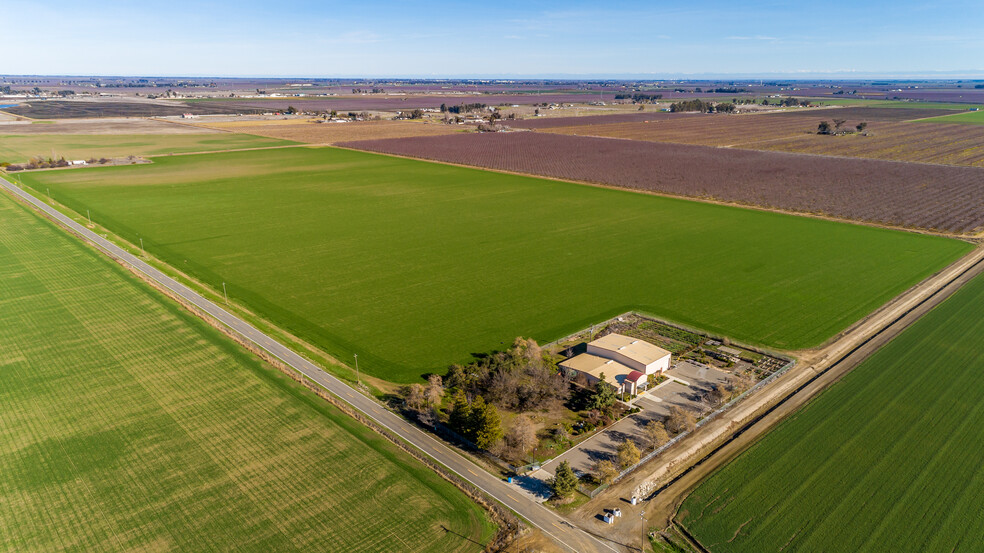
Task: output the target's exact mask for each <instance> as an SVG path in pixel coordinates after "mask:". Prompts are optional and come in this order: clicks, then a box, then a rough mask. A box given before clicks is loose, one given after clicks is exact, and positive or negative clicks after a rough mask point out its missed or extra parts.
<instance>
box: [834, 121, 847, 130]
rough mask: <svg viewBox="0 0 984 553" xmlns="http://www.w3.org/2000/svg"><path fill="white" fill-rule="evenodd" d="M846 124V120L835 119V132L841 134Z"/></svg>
mask: <svg viewBox="0 0 984 553" xmlns="http://www.w3.org/2000/svg"><path fill="white" fill-rule="evenodd" d="M844 123H847V120H846V119H834V132H840V130H841V126H843V125H844Z"/></svg>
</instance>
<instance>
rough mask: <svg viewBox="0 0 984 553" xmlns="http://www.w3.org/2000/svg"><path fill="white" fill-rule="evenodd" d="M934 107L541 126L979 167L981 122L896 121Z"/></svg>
mask: <svg viewBox="0 0 984 553" xmlns="http://www.w3.org/2000/svg"><path fill="white" fill-rule="evenodd" d="M939 111H941V110H915V109H891V108H883V109H879V108H844V109H824V110H802V111H792V112H783V113H769V114H751V115H720V114H710V115H707V114H704V115H694V116H691V117H684V118H664V119H660V120H652V121H650V122H648V123H646V122H635V123H627V122H623V123H610V124H599V125H572V126H568V127H556V128H548V129H544V132H551V133H556V134H567V135H577V136H598V137H605V138H623V139H629V140H643V141H649V142H672V143H676V144H694V145H701V146H723V147H730V148H742V149H753V150H773V151H783V152H797V153H806V154H821V155H834V156H847V157H863V158H872V159H884V160H892V161H915V162H921V163H942V164H947V165H966V166H972V167H984V128H982V127H976V126H972V125H941V124H934V123H920V122H912V123H909V122H903V120H905V119H907V118H909V117H922V116H925V112H932V113H938V112H939ZM668 115H669V114H668ZM834 119H845V120H846V123H844V125H843V128H844V129H851V130H853V129H854V128H855V126H856V125H857V124H858V123H861V122H866V123H868V127H867V129H866V132H865V133H864V134H852V135H843V136H824V135H818V134H817V133H816V130H817V125H818V124H819V122H820V121H828V122H832V121H833V120H834Z"/></svg>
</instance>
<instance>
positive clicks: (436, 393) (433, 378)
mask: <svg viewBox="0 0 984 553" xmlns="http://www.w3.org/2000/svg"><path fill="white" fill-rule="evenodd" d="M424 399H426V400H427V403H429V404H431V405H440V404H441V400H442V399H444V385H443V384H442V382H441V375H439V374H432V375H430V377H429V378H428V379H427V389H425V390H424Z"/></svg>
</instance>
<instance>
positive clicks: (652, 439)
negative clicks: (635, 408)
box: [643, 421, 670, 451]
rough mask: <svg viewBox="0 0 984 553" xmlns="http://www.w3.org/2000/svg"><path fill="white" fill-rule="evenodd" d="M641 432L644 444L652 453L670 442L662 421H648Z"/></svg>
mask: <svg viewBox="0 0 984 553" xmlns="http://www.w3.org/2000/svg"><path fill="white" fill-rule="evenodd" d="M643 431H644V433H645V436H646V442H647V443H648V444H649V447H650V448H651V449H653V451H655V450H656V448H658V447H660V446H661V445H663V444H665V443H666V442H668V441H670V434H669V433H668V432H667V431H666V427H665V426H663V423H662V421H649V423H648V424H647V425H646V427H645V428H644V429H643Z"/></svg>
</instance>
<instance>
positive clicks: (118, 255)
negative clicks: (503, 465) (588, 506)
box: [0, 178, 623, 553]
mask: <svg viewBox="0 0 984 553" xmlns="http://www.w3.org/2000/svg"><path fill="white" fill-rule="evenodd" d="M0 184H2V185H3V187H4V188H5V189H7V190H8V191H9V192H10V193H11V194H13V195H14V196H16V197H18V198H20V199H22V200H24V201H26V202H28V203H29V204H31V205H33V206H34V207H35V208H37V209H38V210H39V211H42V212H44V213H45V214H47V215H48V216H49V217H50V218H52V219H54V220H56V221H57V222H58V223H59V224H60V225H62V226H63V227H65V228H66V229H68V230H69V231H71V232H72V233H74V234H76V235H78V236H80V237H82V238H84V239H85V240H87V241H89V242H91V243H93V244H95V245H96V247H98V248H99V249H100V250H102V251H103V252H104V253H106V254H107V255H109V256H110V257H112V258H114V259H117V260H119V261H121V262H123V263H125V264H126V265H129V266H130V267H133V268H134V269H136V270H137V271H140V272H141V273H143V274H145V275H146V276H147V277H149V278H150V279H152V280H153V281H155V282H157V283H158V284H159V285H160V286H163V287H164V288H167V289H168V290H170V291H172V292H174V293H175V294H177V295H179V296H180V297H181V298H183V299H184V300H185V301H187V302H189V303H191V304H193V305H195V306H196V307H197V308H199V309H201V310H202V311H204V312H206V313H208V314H209V315H210V316H212V317H214V318H215V319H216V320H218V321H221V322H222V324H224V325H226V326H227V327H228V328H229V329H231V330H232V331H234V332H235V333H237V334H239V335H240V336H242V337H243V338H245V339H246V340H249V341H250V342H253V343H254V344H256V345H258V346H259V347H261V348H263V349H264V350H266V351H267V352H269V353H270V354H271V355H273V356H275V357H277V358H278V359H280V360H281V361H283V362H284V363H285V364H287V365H288V366H290V367H292V368H294V369H295V370H297V371H298V372H300V373H302V374H304V375H305V376H307V377H308V378H310V379H311V380H313V381H314V382H316V383H318V384H319V385H320V386H322V387H324V388H325V389H326V390H328V391H329V392H331V393H332V394H333V395H335V396H337V397H339V398H340V399H342V400H343V401H345V402H346V403H348V404H349V405H351V406H352V407H353V408H354V409H357V410H359V411H361V412H362V413H363V414H364V415H366V416H367V417H369V418H371V419H372V420H374V421H376V423H378V424H379V425H380V426H383V427H384V428H386V429H388V430H390V431H391V432H393V433H394V434H397V435H398V436H400V437H401V438H403V439H404V440H406V441H408V442H410V443H411V444H413V445H414V446H416V447H417V448H418V449H420V450H421V451H423V452H424V453H426V454H427V455H428V456H430V457H431V458H432V459H434V460H435V461H437V462H439V463H441V464H442V465H444V466H445V467H447V468H448V469H450V470H451V471H453V472H454V473H455V474H457V475H459V476H461V477H462V478H464V479H465V480H467V481H468V482H471V483H472V484H473V485H474V486H475V487H477V488H479V489H481V490H482V491H484V492H485V493H486V494H488V495H490V496H491V497H493V498H495V499H496V500H498V501H499V502H500V503H502V504H503V505H505V506H507V507H509V508H510V509H512V510H513V511H514V512H516V513H518V514H519V515H520V516H521V517H523V518H524V519H526V520H527V521H528V522H529V523H530V524H532V525H533V526H535V527H537V528H539V529H540V530H542V531H543V532H544V533H545V534H546V535H547V536H549V537H550V538H552V539H553V540H554V541H555V542H557V544H558V545H560V546H562V547H563V548H564V549H566V550H568V551H573V552H575V553H590V552H601V553H605V552H609V551H616V552H617V551H623V549H622V548H620V547H619V546H618V545H616V544H611V545H610V544H609V543H605V542H604V541H601V540H599V539H597V538H595V537H593V536H592V535H590V534H588V533H587V532H585V531H583V530H581V529H579V528H577V527H575V526H573V525H571V524H570V523H568V522H567V521H566V520H565V519H563V518H561V517H560V516H558V515H557V514H555V513H554V512H553V511H550V510H548V509H547V508H546V507H544V506H542V505H540V504H538V503H536V502H535V501H533V500H532V499H530V498H528V497H527V496H525V495H524V494H523V492H521V491H520V490H519V488H518V487H516V486H513V485H510V484H507V483H506V482H503V481H502V480H500V479H498V478H497V477H495V476H492V475H491V474H489V473H487V472H485V471H483V470H482V469H480V468H479V467H477V466H476V465H475V464H474V463H472V462H471V461H469V460H468V459H466V458H465V457H463V456H462V455H461V454H459V453H457V452H456V451H454V450H453V449H451V448H449V447H447V446H445V445H444V444H443V443H441V442H440V441H438V440H436V439H435V438H433V437H431V436H430V435H429V434H427V433H425V432H423V431H421V430H420V429H418V428H417V427H415V426H413V425H412V424H410V423H408V422H407V421H405V420H404V419H403V418H402V417H400V416H399V415H396V414H395V413H393V412H391V411H389V410H387V409H386V408H384V407H383V406H381V405H380V404H379V403H377V402H376V401H375V400H374V399H371V398H369V397H366V396H364V395H362V394H361V393H359V392H358V391H356V390H355V389H354V388H352V387H350V386H349V385H348V384H345V383H344V382H342V381H341V380H338V379H337V378H335V377H333V376H331V375H330V374H328V373H326V372H325V371H323V370H321V369H320V368H318V367H317V366H316V365H314V364H313V363H311V362H310V361H308V360H306V359H304V358H303V357H301V356H299V355H297V354H296V353H294V352H293V351H291V350H290V349H289V348H287V347H286V346H284V345H282V344H280V343H279V342H277V341H276V340H274V339H272V338H270V337H269V336H267V335H266V334H264V333H262V332H260V331H259V330H257V329H256V328H254V327H253V326H251V325H250V324H248V323H246V322H245V321H243V320H242V319H240V318H238V317H236V316H235V315H233V314H231V313H229V312H227V311H226V310H224V309H222V308H221V307H219V306H218V305H216V304H214V303H212V302H211V301H209V300H207V299H205V298H203V297H202V296H200V295H198V294H197V293H196V292H195V291H193V290H192V289H190V288H188V287H187V286H185V285H183V284H181V283H179V282H177V281H175V280H174V279H172V278H170V277H168V276H167V275H165V274H164V273H162V272H161V271H159V270H157V269H155V268H154V267H152V266H150V265H148V264H147V263H145V262H144V261H142V260H141V259H140V258H138V257H136V256H134V255H132V254H130V253H129V252H127V251H126V250H123V249H122V248H119V247H118V246H116V245H115V244H113V243H112V242H109V241H108V240H106V239H104V238H103V237H101V236H99V235H98V234H96V233H94V232H92V231H90V230H89V229H87V228H85V227H84V226H82V225H80V224H78V223H76V222H75V221H73V220H72V219H70V218H69V217H67V216H65V215H63V214H62V213H60V212H59V211H58V210H56V209H54V208H53V207H51V206H49V205H48V204H46V203H45V202H44V201H42V200H39V199H37V198H35V197H34V196H32V195H31V194H28V193H27V192H25V191H24V190H22V189H21V188H19V187H17V186H15V185H13V184H11V183H10V182H8V181H6V180H4V179H2V178H0ZM602 539H604V538H602Z"/></svg>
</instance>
